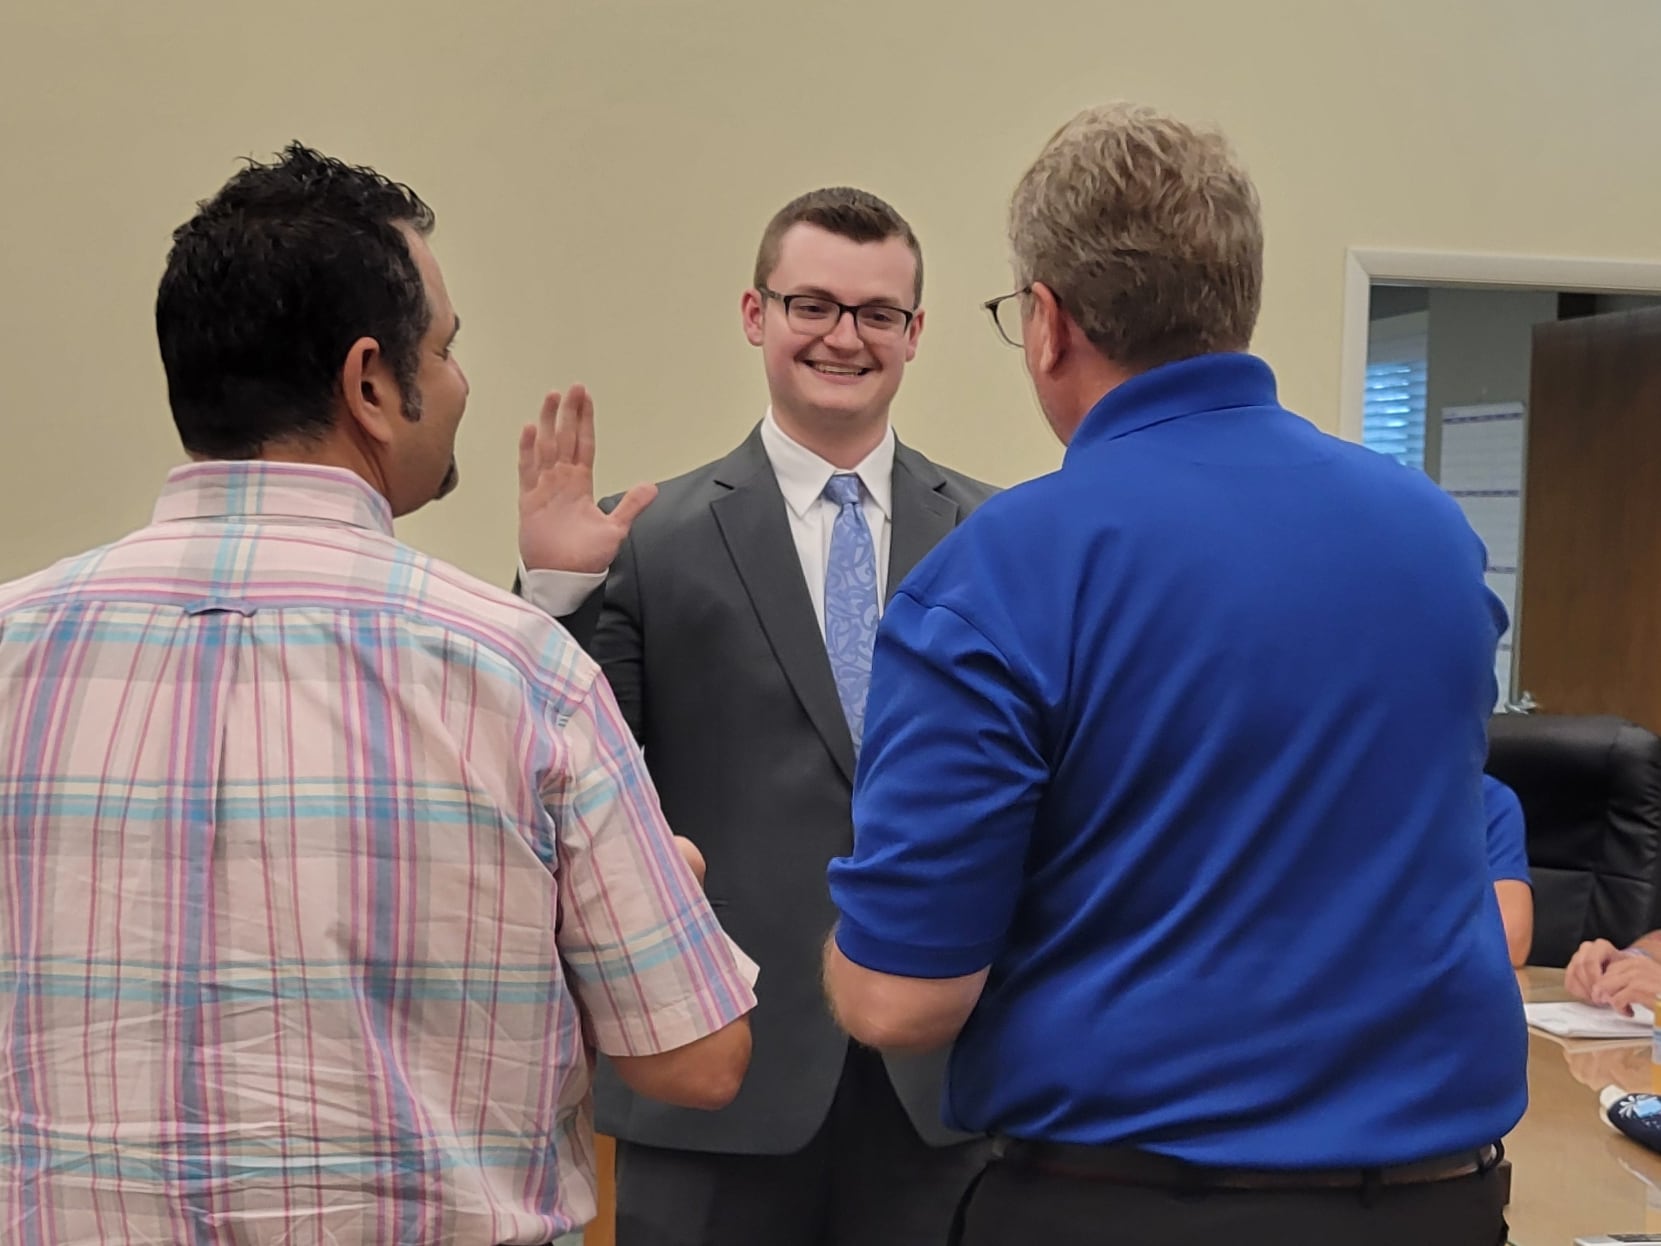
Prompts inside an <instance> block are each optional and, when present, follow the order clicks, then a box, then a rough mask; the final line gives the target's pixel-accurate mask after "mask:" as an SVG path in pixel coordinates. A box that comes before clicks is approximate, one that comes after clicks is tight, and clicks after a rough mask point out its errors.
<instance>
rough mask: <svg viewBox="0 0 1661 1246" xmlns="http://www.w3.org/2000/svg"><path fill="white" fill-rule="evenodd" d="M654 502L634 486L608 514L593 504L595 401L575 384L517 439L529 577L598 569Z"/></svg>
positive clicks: (522, 543) (545, 405)
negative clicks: (532, 573) (555, 572)
mask: <svg viewBox="0 0 1661 1246" xmlns="http://www.w3.org/2000/svg"><path fill="white" fill-rule="evenodd" d="M656 496H657V486H656V485H652V484H639V485H635V486H634V488H632V489H630V490H629V491H628V492H627V493H625V494H624V495H623V497H622V499H621V500H620V501H619V502H618V503H617V506H616V508H615V509H614V510H612V512H611V513H610V514H607V513H606V512H605V511H603V510H601V509H600V507H599V506H598V505H597V504H596V503H595V500H594V400H593V399H592V398H590V397H589V394H588V391H587V390H586V389H584V388H583V387H582V386H581V385H573V386H572V387H571V388H570V389H568V390H566V391H565V393H564V394H563V395H562V394H561V393H560V392H559V391H558V390H555V391H553V392H552V393H550V394H549V395H548V396H547V398H545V399H543V402H542V413H541V415H540V416H539V417H538V418H537V421H536V423H534V424H527V425H525V427H524V429H523V431H521V432H520V434H519V557H520V558H521V559H522V560H523V561H524V563H525V567H526V569H527V570H530V571H584V572H596V571H604V570H605V569H606V568H607V567H609V566H611V562H612V559H613V558H615V557H616V556H617V547H618V546H620V545H621V544H622V543H623V538H624V537H626V536H627V535H628V534H629V528H630V527H631V526H632V525H633V523H634V521H635V519H636V517H637V516H638V515H639V514H640V512H641V511H643V510H645V509H646V507H647V506H649V505H650V504H651V502H652V499H653V498H655V497H656Z"/></svg>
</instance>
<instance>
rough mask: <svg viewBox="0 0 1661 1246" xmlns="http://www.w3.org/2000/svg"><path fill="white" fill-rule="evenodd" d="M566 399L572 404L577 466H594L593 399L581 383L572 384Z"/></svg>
mask: <svg viewBox="0 0 1661 1246" xmlns="http://www.w3.org/2000/svg"><path fill="white" fill-rule="evenodd" d="M565 397H566V400H567V401H569V402H570V403H571V405H572V408H573V410H572V419H573V421H574V422H575V424H576V434H577V446H576V462H577V466H579V467H593V466H594V399H593V398H592V397H590V395H589V392H588V389H587V387H586V386H583V385H573V386H572V387H571V392H570V393H568V394H566V396H565Z"/></svg>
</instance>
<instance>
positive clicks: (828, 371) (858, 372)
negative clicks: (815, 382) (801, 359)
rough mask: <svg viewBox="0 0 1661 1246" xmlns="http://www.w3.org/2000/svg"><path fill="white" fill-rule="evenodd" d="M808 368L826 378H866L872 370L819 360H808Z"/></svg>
mask: <svg viewBox="0 0 1661 1246" xmlns="http://www.w3.org/2000/svg"><path fill="white" fill-rule="evenodd" d="M807 366H808V367H810V368H812V369H813V370H814V371H815V372H818V373H821V374H823V375H824V376H864V375H865V374H866V373H867V372H869V371H871V369H870V368H856V367H850V366H849V365H847V364H841V363H820V362H818V361H817V360H813V359H809V360H807Z"/></svg>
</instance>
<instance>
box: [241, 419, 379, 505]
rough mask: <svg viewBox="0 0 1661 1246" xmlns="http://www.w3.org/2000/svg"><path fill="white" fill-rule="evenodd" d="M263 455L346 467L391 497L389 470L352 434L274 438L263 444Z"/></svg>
mask: <svg viewBox="0 0 1661 1246" xmlns="http://www.w3.org/2000/svg"><path fill="white" fill-rule="evenodd" d="M259 457H260V458H261V459H264V460H265V461H266V462H269V463H306V464H310V465H312V466H314V467H343V468H345V469H346V470H347V471H349V472H352V473H354V474H355V475H357V476H359V477H360V478H362V480H363V481H364V483H365V484H367V485H368V486H369V487H370V488H371V489H373V490H375V492H376V493H379V494H380V495H381V496H382V497H383V498H387V499H388V500H389V501H390V500H391V496H392V495H391V494H390V493H389V492H388V491H387V480H386V473H385V471H383V470H382V468H381V465H380V464H379V463H378V462H376V461H375V459H374V458H372V457H371V456H370V455H368V454H365V453H364V451H363V447H361V446H359V445H358V444H357V443H355V442H354V441H352V440H351V439H350V438H348V437H342V436H340V435H339V434H338V433H331V434H329V435H328V436H326V437H324V438H323V439H322V440H320V441H309V440H306V441H273V442H270V443H268V444H266V445H264V446H262V447H260V452H259Z"/></svg>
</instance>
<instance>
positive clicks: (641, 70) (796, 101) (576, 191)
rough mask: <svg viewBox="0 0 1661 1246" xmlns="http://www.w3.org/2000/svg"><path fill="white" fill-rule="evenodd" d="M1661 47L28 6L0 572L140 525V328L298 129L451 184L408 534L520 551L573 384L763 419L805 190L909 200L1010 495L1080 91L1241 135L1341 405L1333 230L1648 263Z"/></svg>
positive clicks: (1500, 33)
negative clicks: (426, 487)
mask: <svg viewBox="0 0 1661 1246" xmlns="http://www.w3.org/2000/svg"><path fill="white" fill-rule="evenodd" d="M1658 52H1661V8H1658V7H1657V6H1656V5H1655V4H1654V3H1653V0H1599V3H1597V4H1586V5H1564V4H1561V3H1557V2H1556V0H1551V2H1549V3H1548V2H1547V0H1390V2H1389V3H1384V4H1359V3H1349V2H1333V0H1304V2H1293V0H1258V2H1257V3H1252V4H1245V3H1240V2H1239V0H1215V2H1211V3H1201V2H1198V0H1195V2H1190V3H1178V2H1166V3H1159V4H1134V5H1133V4H1128V3H1117V2H1114V0H1026V2H1024V3H1011V2H1010V0H996V2H993V0H840V2H839V3H835V4H824V5H812V6H809V5H791V4H787V3H781V2H775V3H767V4H764V3H759V2H755V0H680V2H678V3H669V2H666V0H654V2H652V3H647V2H645V0H446V2H445V3H432V2H429V0H411V2H405V3H369V2H366V0H328V2H324V0H286V3H269V2H261V3H248V2H244V0H236V2H234V3H232V2H210V0H105V2H103V3H92V2H90V0H0V170H3V172H0V179H3V180H0V185H3V186H4V195H3V197H0V204H3V207H0V211H3V213H4V217H3V219H4V224H5V228H4V230H3V232H0V317H3V321H0V375H3V377H4V382H5V385H4V390H3V401H4V407H3V415H0V418H3V419H4V421H5V438H4V441H3V442H0V445H3V446H4V450H3V451H0V577H5V576H11V575H15V574H18V573H21V572H22V571H24V570H26V569H30V568H33V567H35V566H37V565H40V564H41V563H43V562H44V561H46V560H48V559H50V558H52V557H56V556H58V555H61V554H64V553H68V552H71V551H73V550H76V549H78V548H81V547H84V546H86V545H89V544H93V543H96V542H99V541H102V540H105V539H108V538H110V537H112V536H114V535H117V534H118V533H120V532H122V531H123V530H125V529H127V528H129V527H131V526H133V525H136V524H138V523H140V522H142V520H143V519H144V517H145V516H146V514H147V513H148V507H149V504H150V501H151V498H152V496H153V494H154V491H155V489H156V486H157V484H158V482H159V480H160V477H161V475H162V473H163V472H164V471H165V470H166V468H167V467H168V466H169V465H170V464H171V463H173V462H174V461H176V460H177V458H178V451H177V448H176V445H175V442H174V440H173V437H172V429H171V426H170V424H169V422H168V419H167V413H166V405H165V395H164V393H163V389H162V384H161V373H160V368H159V365H158V364H157V362H156V359H155V350H154V344H153V340H152V335H151V325H150V308H151V301H152V298H153V296H154V289H155V282H156V277H157V275H158V272H159V266H160V264H161V261H162V257H163V255H164V253H165V249H166V244H167V235H168V231H169V230H170V229H171V228H172V227H173V226H174V225H175V224H177V223H178V222H179V221H180V220H182V219H183V218H184V217H185V216H186V215H188V214H189V212H190V210H191V205H192V203H193V201H194V200H195V199H197V198H200V197H202V196H204V195H207V194H209V193H211V192H212V191H213V190H214V189H215V188H216V187H217V185H218V184H219V183H220V182H221V181H222V180H223V179H224V178H225V177H226V176H228V174H229V173H230V172H231V170H232V167H233V160H234V158H235V157H236V156H238V155H243V154H258V155H262V156H263V155H267V154H269V153H270V152H271V151H272V150H274V149H275V148H276V147H278V146H279V145H280V144H281V143H283V142H284V141H285V140H287V139H288V138H290V137H301V138H303V139H305V140H306V141H308V142H310V143H313V144H315V145H318V146H320V147H322V148H324V149H325V150H327V151H329V152H330V153H332V154H338V155H342V156H346V157H348V158H352V159H355V160H360V161H364V162H368V163H372V164H375V165H377V166H379V167H380V168H382V169H383V170H384V171H386V172H388V173H391V174H393V175H394V176H397V177H400V178H402V179H403V180H406V181H408V182H410V183H411V184H412V185H414V186H415V187H416V188H417V189H418V190H419V191H420V192H421V193H422V194H423V195H424V196H425V197H426V198H427V199H428V200H429V202H431V203H432V204H433V205H434V207H435V208H436V209H437V211H438V214H439V233H438V234H437V236H436V238H435V247H436V249H437V251H438V254H439V256H440V259H441V261H442V262H443V263H444V265H445V267H446V271H447V276H448V279H449V285H450V289H451V291H452V293H453V295H454V297H455V299H456V302H457V305H458V308H459V310H460V311H461V313H462V315H463V317H464V319H465V320H466V322H467V327H466V330H465V332H464V334H463V338H462V352H463V354H462V357H463V359H464V361H465V363H466V365H467V367H468V369H469V372H470V374H471V376H472V379H473V383H474V389H473V402H472V406H471V408H470V412H469V416H468V422H467V423H466V425H465V426H464V431H463V436H462V446H461V450H462V454H463V460H464V462H463V466H464V472H465V477H464V484H463V489H462V491H461V493H460V494H459V495H457V496H456V497H455V498H453V499H451V500H450V501H447V502H446V503H444V504H443V505H441V506H438V507H434V508H432V509H431V510H430V511H428V512H426V513H423V514H421V515H418V516H416V517H413V518H412V519H411V520H409V521H407V522H406V523H405V524H404V526H403V531H404V534H405V535H406V536H407V537H408V538H409V539H411V540H413V541H415V542H416V543H418V544H421V545H424V546H426V547H428V548H430V549H432V550H434V551H436V552H439V553H441V554H443V555H446V556H448V557H451V558H454V559H455V560H457V561H459V562H461V563H462V564H463V565H464V566H466V567H468V568H469V569H471V570H474V571H476V572H479V573H480V574H485V575H490V576H493V577H496V578H504V577H506V576H507V575H508V573H509V566H510V563H511V559H512V542H513V499H512V482H513V471H512V457H513V442H514V437H515V432H516V430H517V427H518V425H519V423H520V422H521V421H523V420H524V419H526V418H528V417H529V416H530V415H531V413H532V412H533V411H534V410H535V408H536V405H537V403H538V400H539V397H540V394H541V392H542V391H543V390H544V389H545V388H547V387H550V386H556V385H560V384H563V383H565V382H567V381H570V380H573V379H581V380H584V381H586V382H588V383H589V384H590V385H591V386H592V387H593V389H594V390H595V392H596V395H597V399H598V402H599V404H600V412H601V418H602V420H603V422H604V426H603V430H602V437H603V441H602V445H601V453H602V463H601V482H602V484H603V485H606V486H616V485H619V484H622V483H626V482H627V481H629V480H632V479H635V478H637V477H648V476H650V477H656V476H663V475H667V474H671V473H674V472H676V471H678V470H681V469H683V468H685V467H689V466H692V465H693V464H695V463H697V462H700V461H702V460H704V459H707V458H709V457H712V456H713V455H715V454H717V453H719V452H721V451H722V450H724V449H725V448H726V447H727V446H728V444H729V443H732V442H735V441H736V440H737V439H738V438H739V437H741V436H742V435H743V433H744V431H745V430H746V429H747V428H748V427H749V425H750V424H751V423H752V422H753V421H754V420H755V419H756V418H757V417H758V415H759V414H760V411H761V409H762V404H763V402H764V401H765V398H764V392H763V389H762V386H761V378H760V365H759V361H758V360H757V359H756V358H755V357H754V354H753V353H752V352H751V351H750V348H749V347H747V346H746V345H745V344H744V343H743V339H742V338H741V337H740V335H739V331H738V321H737V311H736V305H737V297H738V293H739V290H740V288H741V287H742V284H743V282H744V281H745V279H746V277H747V273H748V266H749V263H750V260H751V257H752V253H753V248H754V245H755V239H756V235H757V233H758V232H759V230H760V227H761V225H762V223H763V222H764V220H765V219H766V217H767V215H768V214H769V213H770V212H771V211H772V209H773V208H775V207H776V206H778V204H780V203H781V202H782V201H784V200H785V199H786V198H788V197H789V196H791V195H793V194H794V193H796V192H798V191H800V190H803V189H806V188H808V187H810V186H814V185H821V184H826V183H832V182H853V183H857V184H860V185H864V186H867V187H869V188H870V189H873V190H875V191H877V192H878V193H879V194H882V195H884V196H886V197H887V198H889V199H891V200H892V201H893V202H894V203H895V204H896V205H898V206H899V207H900V209H901V210H902V211H903V212H905V213H906V214H907V215H908V216H910V218H911V219H912V221H913V223H914V224H915V225H916V227H917V229H918V231H919V233H920V234H921V236H922V238H923V242H924V246H925V249H926V252H927V257H928V267H929V289H928V297H927V299H926V304H927V306H928V308H929V320H928V329H927V333H926V334H925V336H924V340H923V349H922V352H921V353H920V355H919V356H918V360H917V362H916V364H915V365H914V367H913V372H912V375H911V376H910V378H909V379H908V381H907V383H906V388H905V389H904V391H902V394H901V399H900V402H899V404H898V406H897V408H896V419H897V423H898V425H899V427H900V430H901V432H902V435H904V436H906V437H908V438H909V439H911V440H912V441H913V442H915V443H916V444H918V445H919V446H921V447H922V448H923V449H925V450H927V451H928V452H930V453H933V454H935V455H938V456H941V457H944V458H945V459H947V460H949V461H951V462H952V463H954V464H955V465H957V466H960V467H963V468H965V469H967V470H969V471H971V472H975V473H978V474H980V475H982V476H984V477H986V478H988V479H991V480H995V481H999V482H1009V481H1013V480H1016V479H1019V478H1021V477H1023V476H1027V475H1031V474H1033V473H1036V472H1041V471H1044V470H1047V469H1048V468H1050V467H1051V466H1053V465H1054V464H1055V463H1056V461H1057V458H1058V452H1057V449H1056V448H1055V446H1054V445H1053V444H1051V443H1050V442H1049V440H1048V434H1047V433H1046V432H1044V431H1043V429H1042V426H1041V425H1040V423H1039V421H1038V419H1037V416H1036V413H1035V408H1034V407H1033V404H1032V400H1031V398H1030V397H1029V395H1028V392H1027V389H1026V385H1025V381H1024V378H1023V376H1022V373H1021V369H1020V361H1019V357H1018V356H1017V355H1016V354H1015V352H1013V351H1011V350H1009V349H1008V348H1006V347H1003V346H1001V345H1000V344H999V343H998V342H997V341H996V339H995V338H994V337H993V335H992V332H991V330H990V328H989V326H988V325H987V324H986V323H985V320H984V316H983V313H982V312H981V311H980V309H979V307H978V306H977V304H978V303H979V302H980V300H982V299H984V298H987V297H989V296H991V295H993V294H999V293H1002V292H1004V291H1005V290H1006V289H1007V288H1008V286H1009V284H1010V282H1009V277H1008V273H1007V270H1006V266H1005V253H1004V243H1003V238H1002V212H1003V205H1004V200H1005V197H1006V195H1007V193H1008V190H1009V188H1010V186H1011V184H1012V183H1013V181H1014V180H1015V178H1016V177H1017V175H1018V174H1019V173H1020V171H1021V169H1022V168H1023V166H1024V164H1025V162H1026V161H1027V160H1028V159H1029V158H1030V157H1031V156H1032V154H1033V153H1034V152H1035V151H1036V150H1037V148H1038V146H1039V145H1040V144H1041V143H1042V142H1043V140H1044V138H1045V137H1046V136H1047V135H1048V134H1049V133H1050V131H1051V130H1052V129H1053V128H1054V127H1055V126H1056V125H1057V124H1059V123H1060V122H1061V121H1062V120H1064V119H1065V118H1066V117H1067V116H1068V115H1070V114H1071V113H1072V112H1073V111H1074V110H1075V109H1076V108H1078V107H1081V106H1083V105H1085V104H1089V103H1094V102H1097V101H1100V100H1103V99H1108V98H1114V97H1131V98H1139V99H1143V100H1146V101H1148V102H1151V103H1155V104H1158V105H1160V106H1163V107H1166V108H1169V109H1171V110H1174V111H1177V112H1180V113H1183V114H1188V115H1193V116H1197V117H1209V118H1214V119H1216V120H1218V121H1220V122H1222V123H1223V124H1224V125H1225V126H1226V127H1227V128H1228V129H1229V130H1230V131H1231V132H1232V134H1233V135H1234V137H1235V139H1236V141H1237V143H1238V145H1239V147H1240V148H1241V150H1242V152H1243V154H1244V155H1245V157H1246V158H1247V160H1248V161H1249V163H1250V164H1251V166H1252V168H1253V169H1254V171H1255V173H1256V176H1257V179H1258V182H1259V185H1260V187H1261V189H1262V191H1263V196H1264V200H1265V205H1266V211H1267V217H1268V232H1269V274H1268V289H1267V302H1266V306H1265V309H1264V316H1263V321H1262V329H1261V332H1260V334H1259V338H1258V348H1259V349H1260V350H1261V351H1262V352H1263V353H1264V354H1265V355H1267V356H1268V357H1269V359H1270V360H1271V361H1272V362H1273V363H1274V364H1275V365H1276V367H1277V368H1278V370H1279V371H1280V374H1281V377H1282V382H1283V391H1284V395H1285V397H1286V398H1287V399H1288V400H1289V401H1290V402H1291V403H1292V404H1293V405H1294V406H1296V407H1298V408H1300V409H1302V410H1304V411H1305V412H1306V413H1307V414H1308V415H1310V416H1311V417H1312V418H1313V419H1315V420H1316V421H1317V422H1318V423H1320V424H1322V425H1323V426H1325V427H1328V428H1331V427H1334V426H1335V424H1336V403H1337V387H1338V358H1339V321H1338V316H1339V311H1340V302H1341V296H1342V281H1343V277H1342V274H1343V265H1342V260H1343V254H1344V249H1345V247H1346V246H1349V245H1352V244H1359V245H1370V246H1381V247H1405V248H1438V249H1441V248H1446V249H1458V250H1482V251H1516V252H1524V253H1536V254H1572V255H1587V254H1592V255H1609V256H1624V257H1633V258H1642V259H1650V260H1655V259H1661V228H1658V227H1657V225H1656V221H1657V219H1658V215H1661V214H1658V206H1661V162H1658V161H1657V160H1656V158H1655V157H1656V152H1657V138H1656V132H1655V118H1656V117H1657V116H1661V76H1657V74H1656V73H1655V70H1654V67H1655V64H1656V62H1657V53H1658ZM1391 166H1393V167H1394V170H1395V171H1393V172H1392V171H1389V170H1390V168H1391Z"/></svg>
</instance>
